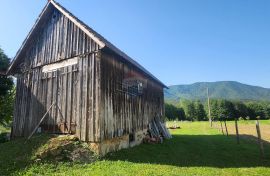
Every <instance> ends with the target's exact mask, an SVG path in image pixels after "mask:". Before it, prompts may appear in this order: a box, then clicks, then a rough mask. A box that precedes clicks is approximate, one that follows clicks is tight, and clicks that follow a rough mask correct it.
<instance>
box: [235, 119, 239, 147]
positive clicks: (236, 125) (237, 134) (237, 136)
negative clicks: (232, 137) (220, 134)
mask: <svg viewBox="0 0 270 176" xmlns="http://www.w3.org/2000/svg"><path fill="white" fill-rule="evenodd" d="M235 130H236V140H237V144H239V132H238V123H237V118H235Z"/></svg>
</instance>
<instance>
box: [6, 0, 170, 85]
mask: <svg viewBox="0 0 270 176" xmlns="http://www.w3.org/2000/svg"><path fill="white" fill-rule="evenodd" d="M51 5H52V6H53V7H55V8H56V9H57V10H59V11H60V12H61V13H62V14H63V15H65V16H66V17H67V18H69V20H70V21H72V22H73V23H74V24H75V25H77V26H78V27H79V28H80V29H81V30H82V31H83V32H85V33H86V34H87V35H88V36H89V37H90V38H92V39H93V40H94V41H95V42H96V43H97V44H98V45H99V46H100V47H101V49H102V48H108V49H109V50H111V51H113V52H114V53H116V54H117V55H119V56H121V57H122V58H123V59H124V60H125V61H127V62H129V63H130V64H132V65H134V66H135V67H136V68H138V69H139V70H141V71H142V72H144V73H145V74H146V75H147V76H149V77H150V78H152V79H153V80H154V81H156V82H157V83H159V84H160V85H162V86H163V87H165V88H167V86H166V85H165V84H163V83H162V82H161V81H160V80H159V79H157V78H156V77H155V76H154V75H152V74H151V73H150V72H149V71H147V70H146V69H145V68H144V67H143V66H141V65H140V64H139V63H138V62H136V61H135V60H133V59H132V58H131V57H129V56H128V55H127V54H125V53H124V52H123V51H121V50H120V49H118V48H117V47H116V46H114V45H113V44H112V43H111V42H109V41H108V40H106V39H105V38H104V37H103V36H101V35H100V34H99V33H97V32H96V31H95V30H93V29H92V28H90V27H89V26H88V25H86V24H85V23H84V22H82V21H81V20H79V19H78V18H77V17H75V16H74V15H73V14H72V13H70V12H69V11H68V10H67V9H65V8H64V7H63V6H61V5H60V4H59V3H57V2H55V1H53V0H50V1H48V3H47V4H46V6H45V7H44V9H43V10H42V12H41V14H40V15H39V17H38V19H37V20H36V22H35V24H34V26H33V28H32V29H31V31H30V32H29V34H28V35H27V37H26V39H25V40H24V42H23V44H22V46H21V47H20V49H19V50H18V52H17V54H16V56H15V58H14V59H13V61H12V63H11V65H10V67H9V69H8V71H7V74H10V73H11V71H12V69H13V68H14V66H15V65H16V63H17V62H18V60H19V56H20V55H21V53H22V51H23V50H24V48H25V46H26V45H27V43H28V41H29V40H30V38H31V37H33V33H34V30H35V29H36V28H37V26H38V24H39V22H40V20H41V19H42V17H43V15H44V14H45V13H46V11H48V9H49V6H51Z"/></svg>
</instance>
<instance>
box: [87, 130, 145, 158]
mask: <svg viewBox="0 0 270 176" xmlns="http://www.w3.org/2000/svg"><path fill="white" fill-rule="evenodd" d="M146 133H147V129H145V130H142V131H138V132H135V133H134V135H129V134H128V135H124V136H121V137H116V138H113V139H108V140H104V141H102V142H100V143H90V144H89V146H90V148H91V149H92V150H93V151H95V152H96V153H97V154H98V155H100V156H104V155H106V154H107V153H109V152H114V151H118V150H121V149H124V148H129V147H134V146H136V145H139V144H141V143H142V142H143V139H144V137H145V135H146ZM130 138H133V140H132V141H130Z"/></svg>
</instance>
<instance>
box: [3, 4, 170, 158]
mask: <svg viewBox="0 0 270 176" xmlns="http://www.w3.org/2000/svg"><path fill="white" fill-rule="evenodd" d="M8 73H9V74H14V75H15V76H16V77H17V92H16V102H15V109H14V120H13V128H12V136H13V137H16V136H29V134H31V132H32V131H33V129H35V127H36V126H39V129H38V131H41V132H49V133H68V134H75V135H76V136H77V137H78V138H79V139H80V140H83V141H88V142H91V143H92V144H94V146H95V147H96V148H98V150H99V151H103V152H102V153H103V154H104V153H106V152H109V151H110V150H117V149H120V148H123V147H128V146H130V145H131V144H130V141H129V140H130V137H129V135H134V136H136V135H137V136H138V137H134V138H135V139H137V141H136V142H135V143H136V144H138V143H140V142H141V141H142V138H143V135H144V134H145V132H146V131H147V125H148V124H149V122H150V121H152V120H153V118H154V117H162V116H163V115H164V97H163V96H164V95H163V88H164V87H166V86H165V85H164V84H163V83H161V82H160V81H159V80H158V79H157V78H155V77H154V76H153V75H152V74H151V73H149V72H148V71H147V70H145V69H144V68H143V67H142V66H141V65H139V64H138V63H137V62H136V61H134V60H133V59H131V58H130V57H129V56H127V55H126V54H125V53H123V52H122V51H120V50H119V49H118V48H116V47H115V46H114V45H112V44H111V43H110V42H108V41H107V40H106V39H104V38H103V37H102V36H101V35H99V34H98V33H97V32H95V31H94V30H93V29H91V28H89V27H88V26H87V25H85V24H84V23H83V22H81V21H80V20H79V19H77V18H76V17H75V16H73V15H72V14H71V13H70V12H68V11H67V10H66V9H65V8H63V7H62V6H61V5H59V4H57V3H56V2H54V1H52V0H51V1H49V2H48V4H47V5H46V6H45V8H44V10H43V11H42V13H41V15H40V16H39V18H38V20H37V22H36V24H35V25H34V27H33V29H32V30H31V31H30V33H29V34H28V36H27V38H26V39H25V41H24V43H23V45H22V47H21V48H20V49H19V51H18V53H17V55H16V57H15V59H14V60H13V62H12V64H11V66H10V68H9V70H8ZM134 90H135V91H134ZM47 112H48V113H47ZM46 113H47V115H46V116H44V114H46ZM43 116H44V117H45V118H44V119H45V120H44V121H42V123H41V124H40V125H38V124H39V122H40V121H41V119H42V117H43ZM115 138H120V140H114V141H117V142H118V143H111V141H110V140H112V139H115ZM104 141H105V142H104ZM108 141H109V142H108ZM112 145H113V147H112ZM132 145H133V144H132Z"/></svg>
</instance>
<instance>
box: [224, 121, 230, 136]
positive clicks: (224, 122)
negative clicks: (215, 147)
mask: <svg viewBox="0 0 270 176" xmlns="http://www.w3.org/2000/svg"><path fill="white" fill-rule="evenodd" d="M224 126H225V129H226V134H227V136H228V135H229V134H228V129H227V124H226V119H224Z"/></svg>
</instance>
